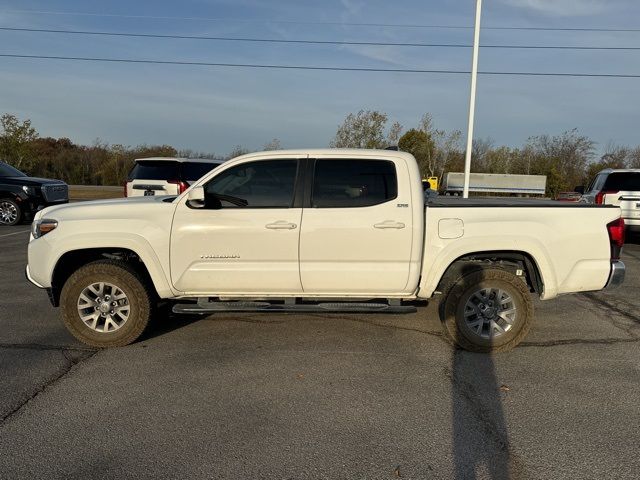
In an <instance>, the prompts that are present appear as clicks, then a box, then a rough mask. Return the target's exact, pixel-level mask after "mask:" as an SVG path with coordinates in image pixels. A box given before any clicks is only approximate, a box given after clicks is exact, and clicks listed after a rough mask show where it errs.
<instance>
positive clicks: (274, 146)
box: [262, 138, 282, 150]
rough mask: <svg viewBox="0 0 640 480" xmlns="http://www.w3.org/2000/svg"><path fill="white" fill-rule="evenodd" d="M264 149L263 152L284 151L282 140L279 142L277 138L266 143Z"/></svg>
mask: <svg viewBox="0 0 640 480" xmlns="http://www.w3.org/2000/svg"><path fill="white" fill-rule="evenodd" d="M262 149H263V150H282V145H281V144H280V140H278V139H277V138H274V139H272V140H271V141H269V142H267V143H265V144H264V147H262Z"/></svg>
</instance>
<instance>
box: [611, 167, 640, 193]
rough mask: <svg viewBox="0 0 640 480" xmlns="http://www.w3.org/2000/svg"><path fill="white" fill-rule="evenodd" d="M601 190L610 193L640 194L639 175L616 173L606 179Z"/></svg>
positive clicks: (636, 173) (635, 173) (634, 173)
mask: <svg viewBox="0 0 640 480" xmlns="http://www.w3.org/2000/svg"><path fill="white" fill-rule="evenodd" d="M603 190H606V191H612V192H625V191H633V192H640V173H638V172H617V173H612V174H610V175H609V176H608V177H607V181H606V182H605V184H604V187H603Z"/></svg>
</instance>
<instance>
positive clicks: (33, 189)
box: [22, 185, 37, 197]
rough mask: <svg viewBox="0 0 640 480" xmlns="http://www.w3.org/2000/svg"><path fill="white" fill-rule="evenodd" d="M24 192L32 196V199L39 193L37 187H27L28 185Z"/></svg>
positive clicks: (24, 186)
mask: <svg viewBox="0 0 640 480" xmlns="http://www.w3.org/2000/svg"><path fill="white" fill-rule="evenodd" d="M22 190H23V191H24V193H26V194H27V195H31V196H32V197H33V196H35V195H36V193H37V190H36V187H27V186H26V185H23V187H22Z"/></svg>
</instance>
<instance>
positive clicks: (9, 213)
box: [0, 198, 22, 227]
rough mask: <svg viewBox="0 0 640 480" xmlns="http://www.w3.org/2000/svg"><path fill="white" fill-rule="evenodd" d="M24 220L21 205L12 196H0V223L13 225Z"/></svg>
mask: <svg viewBox="0 0 640 480" xmlns="http://www.w3.org/2000/svg"><path fill="white" fill-rule="evenodd" d="M20 220H22V209H21V208H20V205H18V204H17V202H15V201H14V200H12V199H10V198H0V225H6V226H8V227H11V226H13V225H17V224H18V223H20Z"/></svg>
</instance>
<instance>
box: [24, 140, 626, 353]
mask: <svg viewBox="0 0 640 480" xmlns="http://www.w3.org/2000/svg"><path fill="white" fill-rule="evenodd" d="M45 236H46V238H45ZM623 237H624V223H623V222H622V220H621V218H620V209H619V208H615V207H593V206H591V205H584V204H571V203H565V202H555V201H545V200H534V199H501V198H493V199H483V198H473V199H471V198H470V199H462V198H452V197H448V198H447V197H439V198H437V199H435V200H433V201H431V202H430V203H429V204H427V205H426V206H425V202H424V192H423V188H422V185H421V182H420V172H419V170H418V164H417V163H416V160H415V158H414V157H413V156H412V155H410V154H408V153H403V152H394V151H388V150H349V149H335V150H334V149H324V150H292V151H272V152H258V153H253V154H248V155H243V156H240V157H237V158H235V159H233V160H230V161H229V162H227V163H225V164H224V165H222V166H220V167H219V168H216V169H215V170H213V171H212V172H210V173H208V174H207V175H205V176H204V177H202V178H201V179H200V180H198V181H197V182H196V184H195V185H193V186H192V187H191V188H190V189H189V190H188V191H187V192H185V193H183V194H182V195H180V196H178V197H176V198H174V199H167V197H162V198H160V197H158V198H156V197H149V198H147V197H138V198H135V199H122V200H109V201H107V202H87V203H82V204H73V205H69V206H63V207H52V208H48V209H46V210H44V211H43V212H40V213H39V214H38V215H37V216H36V221H35V222H34V224H33V232H32V236H31V238H30V241H29V248H28V265H27V267H26V275H27V278H29V279H30V281H31V282H32V283H34V284H35V285H36V286H39V287H40V288H45V289H47V290H48V292H49V297H50V299H51V301H52V303H53V305H54V306H57V305H60V309H61V313H62V318H63V320H64V322H65V325H66V326H67V328H68V329H69V331H70V332H71V333H72V334H73V335H75V336H76V337H77V338H78V339H79V340H81V341H82V342H85V343H87V344H89V345H93V346H96V347H110V346H119V345H126V344H128V343H131V342H133V341H135V340H136V339H137V338H138V337H139V336H140V335H141V334H142V332H143V331H144V330H145V328H146V326H147V324H148V322H149V320H150V317H151V315H152V312H153V310H154V309H153V307H154V302H155V301H157V300H158V299H164V300H165V301H167V302H171V303H172V304H173V312H174V313H176V314H194V313H196V314H203V313H204V314H211V313H215V312H229V311H244V312H246V311H251V312H273V311H277V312H287V311H290V312H316V313H326V312H342V313H343V314H346V313H354V312H364V313H408V312H415V311H416V307H415V305H414V304H413V303H412V301H415V300H421V299H429V298H432V297H434V296H440V298H442V309H441V314H442V323H443V327H444V334H445V335H446V336H447V338H449V339H450V340H451V341H452V342H454V343H456V344H458V345H460V346H461V347H463V348H466V349H469V350H475V351H480V352H493V351H504V350H509V349H511V348H513V347H515V346H516V345H517V344H518V343H520V342H521V341H522V339H523V338H524V337H525V335H526V333H527V331H528V330H529V328H530V327H531V324H532V322H533V308H534V303H533V300H532V295H531V294H532V293H535V294H537V295H539V296H540V298H541V299H542V300H549V299H552V298H555V297H557V296H558V295H561V294H566V293H572V292H583V291H594V290H601V289H603V288H607V287H613V286H616V285H619V284H620V283H622V281H623V279H624V273H625V266H624V263H622V262H621V261H620V252H621V249H622V244H623ZM576 238H580V239H582V240H583V241H582V242H580V243H579V244H576V242H575V241H574V239H576Z"/></svg>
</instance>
